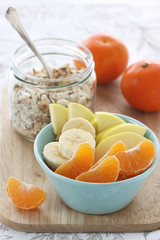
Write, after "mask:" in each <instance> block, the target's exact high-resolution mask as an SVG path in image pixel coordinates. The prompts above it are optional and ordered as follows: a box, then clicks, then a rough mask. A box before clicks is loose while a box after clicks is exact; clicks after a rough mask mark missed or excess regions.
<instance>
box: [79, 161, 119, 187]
mask: <svg viewBox="0 0 160 240" xmlns="http://www.w3.org/2000/svg"><path fill="white" fill-rule="evenodd" d="M119 166H120V164H119V161H118V159H117V158H116V157H115V156H109V157H106V158H104V159H103V161H101V162H100V163H99V165H98V166H97V167H95V168H94V169H90V170H89V171H87V172H84V173H82V174H80V175H79V176H78V177H77V178H76V180H78V181H83V182H94V183H107V182H115V181H116V179H117V177H118V174H119Z"/></svg>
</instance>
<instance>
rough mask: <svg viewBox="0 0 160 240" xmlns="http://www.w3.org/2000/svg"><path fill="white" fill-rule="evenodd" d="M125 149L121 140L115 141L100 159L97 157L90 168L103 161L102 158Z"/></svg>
mask: <svg viewBox="0 0 160 240" xmlns="http://www.w3.org/2000/svg"><path fill="white" fill-rule="evenodd" d="M126 150H127V148H126V145H125V144H124V143H123V142H122V141H118V142H117V143H115V144H113V145H112V146H111V148H110V149H109V150H108V151H107V153H106V154H105V155H104V156H103V157H102V158H101V159H99V160H98V161H97V162H95V164H94V165H93V166H92V169H93V168H95V167H97V166H98V164H99V163H100V162H101V161H103V159H104V158H106V157H108V156H112V155H115V154H116V153H117V152H120V151H126Z"/></svg>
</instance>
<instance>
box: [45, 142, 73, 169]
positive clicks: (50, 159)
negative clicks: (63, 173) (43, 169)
mask: <svg viewBox="0 0 160 240" xmlns="http://www.w3.org/2000/svg"><path fill="white" fill-rule="evenodd" d="M58 145H59V143H58V142H50V143H48V144H47V145H46V146H45V147H44V150H43V157H44V160H45V162H46V164H47V165H48V166H49V167H50V168H51V169H53V170H55V169H56V168H57V167H59V166H60V165H61V164H63V163H65V162H66V161H68V158H65V157H64V156H63V155H62V154H61V153H60V152H59V149H58Z"/></svg>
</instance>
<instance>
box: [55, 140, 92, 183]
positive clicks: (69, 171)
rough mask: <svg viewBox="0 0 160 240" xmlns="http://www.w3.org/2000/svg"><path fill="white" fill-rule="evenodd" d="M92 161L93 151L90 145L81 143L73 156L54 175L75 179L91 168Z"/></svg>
mask: <svg viewBox="0 0 160 240" xmlns="http://www.w3.org/2000/svg"><path fill="white" fill-rule="evenodd" d="M93 160H94V150H93V149H92V148H91V146H90V144H88V143H82V144H80V145H79V147H78V149H77V151H76V153H75V154H74V156H73V157H72V158H71V159H70V160H69V161H67V162H65V163H63V164H62V165H60V166H59V167H58V168H57V169H56V171H55V173H57V174H60V175H62V176H64V177H68V178H72V179H75V178H76V177H77V176H78V175H80V174H81V173H83V172H85V171H88V170H89V169H90V168H91V166H92V164H93Z"/></svg>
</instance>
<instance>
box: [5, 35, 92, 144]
mask: <svg viewBox="0 0 160 240" xmlns="http://www.w3.org/2000/svg"><path fill="white" fill-rule="evenodd" d="M34 43H35V45H36V47H37V48H38V50H39V52H40V53H41V54H42V55H43V57H44V59H45V60H46V62H47V64H48V66H49V67H50V68H51V69H54V70H53V71H54V72H55V74H54V78H53V79H48V78H46V76H43V73H44V69H43V70H42V71H41V69H42V65H41V63H40V62H39V60H38V58H37V57H35V55H34V54H33V53H32V51H31V50H30V49H29V48H28V46H27V45H23V46H21V47H20V48H19V49H18V50H17V51H16V52H15V54H14V56H13V59H12V62H11V71H10V85H9V94H10V119H11V124H12V126H13V127H14V129H15V130H16V131H17V132H18V133H20V134H21V135H22V136H23V137H25V138H27V139H29V140H31V141H34V139H35V137H36V135H37V134H38V133H39V131H40V130H41V129H42V128H43V127H44V126H46V125H47V124H48V123H50V114H49V104H50V103H57V104H61V105H63V106H65V107H67V106H68V103H69V102H77V103H80V104H83V105H84V106H86V107H88V108H89V109H91V110H92V111H94V102H95V92H96V75H95V71H94V62H93V57H92V54H91V52H90V51H89V50H88V49H87V48H85V47H84V46H82V45H80V44H77V43H75V42H72V41H68V40H63V39H41V40H36V41H35V42H34ZM66 64H67V65H66ZM55 69H58V70H55ZM66 69H67V70H66ZM68 69H69V70H70V72H71V74H68V75H66V74H65V72H66V71H69V70H68ZM37 72H40V73H41V74H39V76H38V74H37ZM57 72H58V77H57V75H56V74H57ZM59 72H60V74H59ZM34 73H35V74H34ZM65 75H66V76H65Z"/></svg>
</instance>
